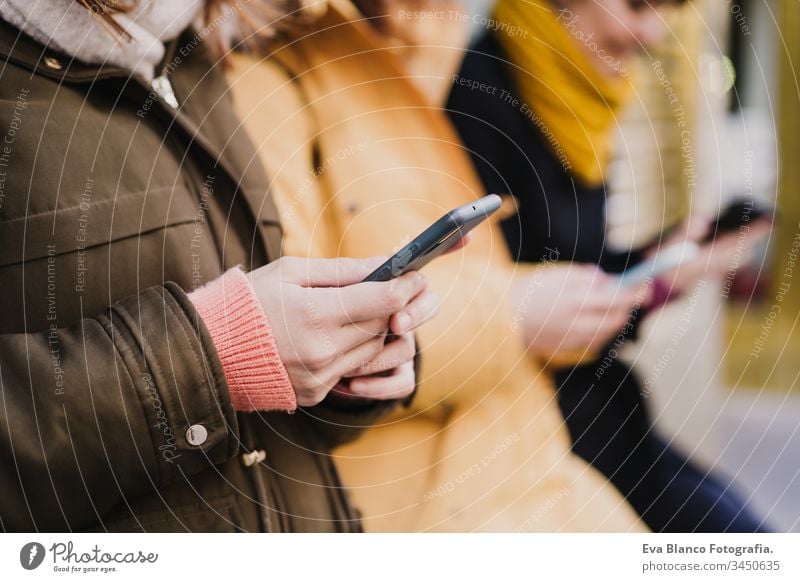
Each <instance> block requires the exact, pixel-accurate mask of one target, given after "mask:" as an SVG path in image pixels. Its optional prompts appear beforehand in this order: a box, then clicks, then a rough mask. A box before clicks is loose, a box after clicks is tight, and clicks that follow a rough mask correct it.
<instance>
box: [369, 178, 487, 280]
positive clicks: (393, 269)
mask: <svg viewBox="0 0 800 582" xmlns="http://www.w3.org/2000/svg"><path fill="white" fill-rule="evenodd" d="M500 204H501V199H500V196H498V195H497V194H490V195H489V196H484V197H483V198H480V199H478V200H476V201H475V202H471V203H469V204H465V205H464V206H459V207H458V208H454V209H453V210H451V211H450V212H448V213H447V214H445V215H444V216H442V217H441V218H440V219H439V220H437V221H436V222H434V223H433V225H431V226H430V227H429V228H428V229H427V230H425V232H423V233H422V234H421V235H419V236H418V237H417V238H415V239H414V240H412V241H411V242H410V243H408V244H407V245H406V246H404V247H403V248H402V249H400V250H399V251H397V252H396V253H395V254H394V255H393V256H392V257H391V258H390V259H389V260H387V261H386V262H385V263H383V264H382V265H381V266H380V267H378V268H377V269H375V270H374V271H373V272H372V273H370V274H369V275H367V277H366V278H365V279H364V281H363V282H365V283H366V282H368V281H389V280H391V279H394V278H396V277H399V276H400V275H402V274H404V273H408V272H409V271H418V270H419V269H421V268H422V267H424V266H425V265H427V264H428V263H430V262H431V261H432V260H433V259H435V258H436V257H438V256H439V255H441V254H443V253H445V252H446V251H447V250H448V249H450V248H452V247H453V246H454V245H455V244H456V243H458V242H459V241H460V240H461V239H462V238H464V236H465V235H466V234H467V233H468V232H469V231H471V230H472V229H473V228H475V227H476V226H478V225H479V224H480V223H481V222H483V221H484V220H486V219H487V218H489V217H490V216H491V215H492V214H494V213H495V212H497V210H498V209H499V208H500Z"/></svg>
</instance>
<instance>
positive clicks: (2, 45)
mask: <svg viewBox="0 0 800 582" xmlns="http://www.w3.org/2000/svg"><path fill="white" fill-rule="evenodd" d="M0 61H2V62H6V61H9V62H12V63H14V64H16V65H19V66H21V67H25V68H26V69H28V70H30V71H31V72H33V73H36V74H37V75H42V76H43V77H49V78H51V79H55V80H57V81H65V82H75V83H80V82H90V81H94V80H98V79H107V78H110V77H127V76H128V75H129V73H128V72H127V71H125V70H124V69H122V68H121V67H115V66H110V65H89V64H86V63H83V62H80V61H77V60H75V59H74V58H72V57H71V56H69V55H66V54H64V53H62V52H59V51H56V50H53V49H51V48H48V47H46V46H42V45H41V44H39V43H38V42H37V41H35V40H33V39H32V38H30V37H29V36H28V35H26V34H25V33H23V32H20V31H19V30H17V29H16V28H14V27H13V26H11V25H10V24H8V23H7V22H4V21H1V20H0ZM0 66H2V65H0ZM0 70H2V69H0Z"/></svg>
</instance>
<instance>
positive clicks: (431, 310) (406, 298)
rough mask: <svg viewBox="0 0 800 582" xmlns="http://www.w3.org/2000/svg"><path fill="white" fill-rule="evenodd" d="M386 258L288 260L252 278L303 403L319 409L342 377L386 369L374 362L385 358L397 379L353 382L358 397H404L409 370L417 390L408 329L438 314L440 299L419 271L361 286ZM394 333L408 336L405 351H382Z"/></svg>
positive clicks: (389, 347)
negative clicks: (359, 393) (399, 394)
mask: <svg viewBox="0 0 800 582" xmlns="http://www.w3.org/2000/svg"><path fill="white" fill-rule="evenodd" d="M382 261H383V259H381V258H373V259H301V258H282V259H280V260H278V261H275V262H273V263H270V264H269V265H266V266H265V267H261V268H259V269H256V270H255V271H253V272H252V273H250V279H251V283H252V285H253V288H254V289H255V292H256V295H257V296H258V298H259V300H260V302H261V306H262V307H263V309H264V312H265V313H266V315H267V319H268V320H269V323H270V326H271V327H272V332H273V335H274V337H275V342H276V344H277V347H278V352H279V354H280V356H281V360H282V361H283V364H284V366H285V367H286V370H287V372H288V374H289V379H290V380H291V382H292V386H293V387H294V389H295V393H296V396H297V403H298V405H300V406H313V405H315V404H318V403H319V402H321V401H322V400H323V399H324V398H325V397H326V396H327V395H328V392H330V390H331V389H332V388H333V387H334V386H335V385H336V384H337V383H338V382H339V381H340V379H341V378H342V377H344V376H348V375H353V373H354V372H355V371H358V370H361V369H364V367H365V366H366V367H369V366H370V365H373V366H381V364H378V363H376V362H377V361H378V360H376V358H379V356H380V355H381V354H384V360H385V361H386V362H391V361H394V362H395V363H399V365H396V366H394V367H393V368H392V369H394V372H393V373H392V376H388V377H386V378H380V380H384V381H383V382H377V380H378V379H376V381H375V382H373V381H372V379H367V378H364V379H358V380H353V382H354V383H355V386H354V387H353V392H354V393H355V391H356V390H357V389H359V388H360V387H361V386H362V383H363V385H365V386H366V388H365V389H364V390H365V392H369V393H370V394H373V395H376V394H383V395H386V394H389V393H392V392H395V391H397V392H403V389H402V387H400V385H401V384H403V385H405V384H406V383H407V382H408V378H407V376H408V373H409V370H410V371H411V386H412V389H413V367H411V368H409V367H408V362H409V361H410V360H409V359H408V357H407V356H408V354H407V352H408V349H407V348H408V341H409V340H408V337H407V336H408V332H410V331H412V330H413V329H415V328H416V327H418V326H419V325H421V324H422V323H424V322H425V321H427V320H428V319H430V318H431V317H433V316H434V315H435V313H436V311H437V305H438V300H437V299H436V296H435V295H434V294H433V293H432V292H430V291H427V290H426V287H427V281H426V279H425V277H423V276H422V275H421V274H419V273H416V272H412V273H407V274H405V275H403V276H402V277H399V278H397V279H394V280H392V281H388V282H385V283H383V282H381V283H373V282H370V283H361V281H362V280H363V279H364V277H366V276H367V275H368V274H369V273H371V272H372V271H373V270H374V269H375V268H376V267H377V266H378V265H380V264H381V262H382ZM390 330H391V332H392V333H394V334H396V335H398V336H400V337H401V338H402V339H403V341H402V342H401V346H405V348H406V349H405V351H403V350H401V346H394V344H395V343H397V342H392V343H390V344H387V345H386V346H384V342H385V339H386V335H387V332H388V331H390ZM410 358H412V359H413V353H412V354H411V356H410ZM387 365H388V364H387ZM387 369H389V368H385V367H382V368H380V369H375V370H374V371H384V370H387ZM370 373H372V372H370ZM376 386H377V388H376ZM364 395H366V394H364ZM372 397H378V396H372ZM386 397H389V396H386Z"/></svg>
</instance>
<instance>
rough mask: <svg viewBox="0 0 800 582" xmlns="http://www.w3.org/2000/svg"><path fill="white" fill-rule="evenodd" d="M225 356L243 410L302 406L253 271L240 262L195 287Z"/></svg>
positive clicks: (201, 309)
mask: <svg viewBox="0 0 800 582" xmlns="http://www.w3.org/2000/svg"><path fill="white" fill-rule="evenodd" d="M189 299H190V300H191V301H192V303H193V304H194V306H195V308H196V309H197V311H198V313H199V314H200V317H201V318H202V319H203V323H205V325H206V327H207V328H208V331H209V333H210V334H211V339H212V341H213V342H214V347H215V348H216V349H217V353H218V354H219V357H220V359H221V360H222V369H223V370H224V372H225V378H226V380H227V381H228V386H229V388H230V394H231V402H232V403H233V407H234V408H235V409H236V410H238V411H241V412H253V411H256V410H262V411H268V410H284V411H293V410H295V409H296V408H297V401H296V400H295V395H294V389H293V388H292V384H291V382H290V381H289V375H288V374H287V372H286V368H285V367H284V366H283V363H282V362H281V359H280V357H279V356H278V348H277V345H276V344H275V338H274V337H273V335H272V329H271V328H270V326H269V322H268V321H267V316H266V314H265V313H264V311H263V309H262V308H261V305H260V303H259V301H258V298H257V297H256V294H255V292H254V291H253V288H252V287H251V286H250V282H249V281H248V280H247V276H246V275H245V274H244V271H242V270H241V269H240V268H238V267H236V268H233V269H230V270H229V271H227V272H226V273H225V274H224V275H222V276H220V277H217V278H216V279H214V280H213V281H211V282H210V283H208V284H206V285H204V286H203V287H200V288H199V289H197V290H195V291H192V292H191V293H189Z"/></svg>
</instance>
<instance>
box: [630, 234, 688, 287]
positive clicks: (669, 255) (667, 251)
mask: <svg viewBox="0 0 800 582" xmlns="http://www.w3.org/2000/svg"><path fill="white" fill-rule="evenodd" d="M699 252H700V247H699V246H698V245H697V244H696V243H694V242H691V241H688V242H684V243H677V244H674V245H670V246H668V247H666V248H663V249H661V250H659V251H658V253H657V254H656V256H655V257H653V258H652V259H648V260H646V261H642V262H641V263H639V264H638V265H635V266H633V267H631V268H630V269H628V270H626V271H624V272H623V273H622V275H620V279H621V284H622V286H623V287H634V286H636V285H641V284H642V283H644V282H645V281H646V280H647V279H649V278H651V277H658V276H659V275H661V274H662V273H666V272H667V271H670V270H672V269H674V268H676V267H679V266H680V265H682V264H683V263H686V262H688V261H691V260H692V259H693V258H695V257H696V256H697V254H698V253H699Z"/></svg>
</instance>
